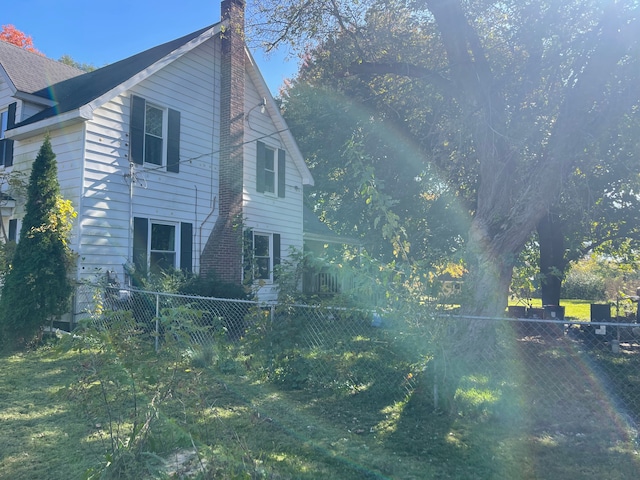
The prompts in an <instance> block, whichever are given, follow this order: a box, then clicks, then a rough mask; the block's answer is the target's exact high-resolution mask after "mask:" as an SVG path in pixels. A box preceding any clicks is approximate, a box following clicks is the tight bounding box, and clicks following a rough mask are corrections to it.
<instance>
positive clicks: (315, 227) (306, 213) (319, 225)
mask: <svg viewBox="0 0 640 480" xmlns="http://www.w3.org/2000/svg"><path fill="white" fill-rule="evenodd" d="M302 230H303V231H304V235H305V238H306V239H308V240H314V241H320V242H325V243H341V244H347V245H359V244H360V243H361V242H360V240H358V239H355V238H350V237H343V236H341V235H338V234H337V233H335V232H333V231H332V230H331V229H330V228H329V227H328V226H327V224H326V223H324V222H322V221H321V220H320V219H319V218H318V217H317V216H316V214H315V213H314V212H313V210H312V209H311V208H309V207H308V206H306V205H304V206H303V208H302Z"/></svg>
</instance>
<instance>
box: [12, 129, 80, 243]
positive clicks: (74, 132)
mask: <svg viewBox="0 0 640 480" xmlns="http://www.w3.org/2000/svg"><path fill="white" fill-rule="evenodd" d="M83 129H84V125H83V124H76V125H73V126H70V127H67V128H64V129H62V130H56V131H55V132H52V133H51V134H50V140H51V147H52V149H53V153H54V154H55V155H56V163H57V167H58V181H59V183H60V192H61V194H62V196H63V197H64V198H65V199H67V200H71V202H72V204H73V207H74V209H75V210H76V212H78V215H79V213H80V212H79V210H80V188H79V186H80V178H81V173H82V168H81V166H82V155H83V149H82V145H83ZM43 142H44V135H37V136H34V137H30V138H29V139H25V140H21V141H15V143H14V147H13V167H12V168H13V172H14V173H15V174H18V173H19V172H20V173H22V174H23V179H24V181H25V182H28V181H29V175H30V174H31V165H32V164H33V161H34V160H35V158H36V156H37V155H38V152H39V151H40V147H41V146H42V143H43ZM25 201H26V198H16V210H15V213H14V217H16V218H22V217H23V216H24V205H25ZM78 238H79V237H78V230H77V221H76V222H74V228H73V230H72V237H71V242H70V246H71V249H72V250H73V251H74V252H78Z"/></svg>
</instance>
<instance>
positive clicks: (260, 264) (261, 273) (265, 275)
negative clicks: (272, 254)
mask: <svg viewBox="0 0 640 480" xmlns="http://www.w3.org/2000/svg"><path fill="white" fill-rule="evenodd" d="M256 270H257V271H256V278H258V279H260V280H269V279H270V278H271V277H270V275H269V259H268V258H256Z"/></svg>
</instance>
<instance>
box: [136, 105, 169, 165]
mask: <svg viewBox="0 0 640 480" xmlns="http://www.w3.org/2000/svg"><path fill="white" fill-rule="evenodd" d="M145 102H146V103H145V111H144V142H143V145H144V147H143V153H142V161H143V165H144V166H146V167H148V168H160V167H166V166H167V148H168V143H169V141H168V138H169V109H168V108H167V107H163V106H161V105H158V104H156V103H153V102H149V101H148V100H145ZM149 107H151V108H155V109H156V110H160V111H161V112H162V138H161V140H162V154H161V156H160V163H153V162H147V160H146V158H147V108H149Z"/></svg>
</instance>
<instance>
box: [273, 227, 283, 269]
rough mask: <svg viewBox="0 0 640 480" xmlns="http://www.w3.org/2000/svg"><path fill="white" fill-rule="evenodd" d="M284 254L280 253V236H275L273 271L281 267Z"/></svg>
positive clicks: (276, 234)
mask: <svg viewBox="0 0 640 480" xmlns="http://www.w3.org/2000/svg"><path fill="white" fill-rule="evenodd" d="M281 256H282V253H281V252H280V234H279V233H274V234H273V269H274V271H275V268H276V267H277V266H278V265H280V258H281Z"/></svg>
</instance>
